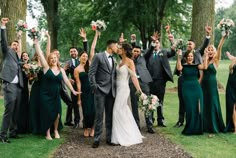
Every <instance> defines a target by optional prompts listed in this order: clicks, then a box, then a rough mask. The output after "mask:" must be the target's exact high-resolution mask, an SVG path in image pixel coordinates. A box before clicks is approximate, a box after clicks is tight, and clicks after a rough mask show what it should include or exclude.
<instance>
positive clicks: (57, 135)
mask: <svg viewBox="0 0 236 158" xmlns="http://www.w3.org/2000/svg"><path fill="white" fill-rule="evenodd" d="M54 135H55V138H56V139H60V135H59V133H58V131H54Z"/></svg>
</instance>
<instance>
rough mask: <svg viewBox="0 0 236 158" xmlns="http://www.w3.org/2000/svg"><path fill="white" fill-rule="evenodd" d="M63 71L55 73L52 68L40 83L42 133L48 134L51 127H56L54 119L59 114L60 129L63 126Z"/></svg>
mask: <svg viewBox="0 0 236 158" xmlns="http://www.w3.org/2000/svg"><path fill="white" fill-rule="evenodd" d="M62 79H63V78H62V73H61V72H60V73H59V74H57V75H55V74H54V73H53V72H52V70H51V69H48V71H47V72H46V73H45V74H44V76H43V77H42V80H41V84H40V97H39V98H40V128H41V134H44V135H46V131H47V130H48V129H49V128H50V129H51V131H53V129H54V121H55V120H56V118H57V116H58V114H59V116H60V118H59V125H58V130H60V129H61V128H62V122H61V111H62V109H61V97H60V91H61V81H62Z"/></svg>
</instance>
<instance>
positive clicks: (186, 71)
mask: <svg viewBox="0 0 236 158" xmlns="http://www.w3.org/2000/svg"><path fill="white" fill-rule="evenodd" d="M177 53H178V59H177V69H178V70H179V71H181V72H182V77H183V79H184V82H183V85H182V93H183V101H184V105H186V107H185V108H186V115H185V118H186V124H185V127H184V130H183V131H182V134H184V135H197V134H203V119H202V112H203V96H202V89H201V86H200V83H199V81H198V72H199V70H202V69H203V65H202V64H201V65H195V64H193V61H194V55H193V51H191V52H189V53H186V54H185V58H186V63H185V64H183V65H181V58H182V51H181V50H178V52H177Z"/></svg>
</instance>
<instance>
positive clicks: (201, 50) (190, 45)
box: [174, 25, 212, 128]
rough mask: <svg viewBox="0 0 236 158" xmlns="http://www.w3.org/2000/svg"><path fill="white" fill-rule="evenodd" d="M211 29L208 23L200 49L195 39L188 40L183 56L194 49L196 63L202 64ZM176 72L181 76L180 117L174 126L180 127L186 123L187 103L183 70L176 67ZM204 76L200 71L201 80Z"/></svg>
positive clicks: (179, 87) (179, 79) (179, 94)
mask: <svg viewBox="0 0 236 158" xmlns="http://www.w3.org/2000/svg"><path fill="white" fill-rule="evenodd" d="M211 30H212V28H211V27H210V26H208V25H206V27H205V31H206V37H205V40H204V42H203V44H202V46H201V47H199V48H198V49H195V43H194V41H193V40H188V42H187V48H186V50H185V51H184V52H183V57H184V54H186V52H190V51H194V64H201V63H202V56H203V54H204V50H205V48H206V47H207V46H208V44H209V42H210V33H211ZM185 62H186V61H185V58H183V59H182V60H181V63H182V64H184V63H185ZM174 74H175V75H177V76H179V78H178V97H179V119H178V121H177V123H176V124H175V126H174V127H177V128H178V127H181V126H183V124H184V116H185V105H184V101H183V96H182V83H183V78H182V75H181V72H179V71H177V69H176V68H175V72H174ZM202 77H203V72H199V81H201V79H202Z"/></svg>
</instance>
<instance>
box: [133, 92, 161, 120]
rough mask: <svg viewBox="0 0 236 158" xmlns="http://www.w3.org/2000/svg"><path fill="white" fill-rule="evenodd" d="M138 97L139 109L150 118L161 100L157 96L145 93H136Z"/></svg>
mask: <svg viewBox="0 0 236 158" xmlns="http://www.w3.org/2000/svg"><path fill="white" fill-rule="evenodd" d="M136 94H137V95H138V107H139V108H140V109H141V110H142V111H144V113H145V116H149V114H150V113H152V112H154V111H155V110H156V108H157V107H158V106H161V105H160V104H159V102H158V101H159V99H158V98H157V96H155V95H149V96H147V95H145V94H144V93H140V92H136Z"/></svg>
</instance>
